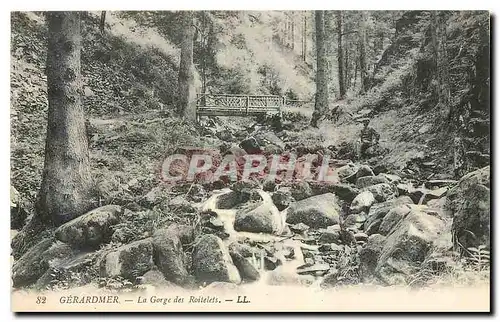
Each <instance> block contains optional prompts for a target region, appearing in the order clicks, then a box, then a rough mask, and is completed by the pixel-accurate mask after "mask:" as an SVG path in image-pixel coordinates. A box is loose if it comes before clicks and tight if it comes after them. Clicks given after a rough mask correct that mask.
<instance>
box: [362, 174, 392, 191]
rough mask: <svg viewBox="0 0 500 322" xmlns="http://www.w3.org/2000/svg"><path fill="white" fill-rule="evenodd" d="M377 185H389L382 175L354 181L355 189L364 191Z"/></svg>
mask: <svg viewBox="0 0 500 322" xmlns="http://www.w3.org/2000/svg"><path fill="white" fill-rule="evenodd" d="M379 183H389V180H387V178H386V177H385V176H382V175H377V176H365V177H359V178H358V180H356V187H358V188H359V189H365V188H367V187H369V186H373V185H376V184H379Z"/></svg>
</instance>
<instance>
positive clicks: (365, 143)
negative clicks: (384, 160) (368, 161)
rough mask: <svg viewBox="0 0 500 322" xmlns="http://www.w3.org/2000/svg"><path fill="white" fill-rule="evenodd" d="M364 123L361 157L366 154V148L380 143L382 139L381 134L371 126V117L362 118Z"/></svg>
mask: <svg viewBox="0 0 500 322" xmlns="http://www.w3.org/2000/svg"><path fill="white" fill-rule="evenodd" d="M359 121H360V122H362V123H363V129H362V130H361V134H360V137H361V145H360V151H359V157H360V159H363V158H364V157H365V156H366V150H367V149H369V148H371V147H372V146H375V145H377V144H378V141H379V140H380V134H378V133H377V131H375V130H374V129H373V128H372V127H369V126H368V125H369V124H370V119H369V118H362V119H360V120H359Z"/></svg>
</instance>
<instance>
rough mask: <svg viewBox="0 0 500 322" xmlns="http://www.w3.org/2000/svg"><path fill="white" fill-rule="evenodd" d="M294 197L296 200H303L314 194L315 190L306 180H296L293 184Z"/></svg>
mask: <svg viewBox="0 0 500 322" xmlns="http://www.w3.org/2000/svg"><path fill="white" fill-rule="evenodd" d="M291 192H292V197H293V198H294V199H295V200H297V201H298V200H303V199H306V198H309V197H311V196H312V195H313V191H312V189H311V187H310V186H309V184H308V183H307V182H306V181H299V182H295V183H293V185H292V189H291Z"/></svg>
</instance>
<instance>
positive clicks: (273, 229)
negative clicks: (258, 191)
mask: <svg viewBox="0 0 500 322" xmlns="http://www.w3.org/2000/svg"><path fill="white" fill-rule="evenodd" d="M268 199H269V200H266V201H263V202H260V203H254V204H250V205H248V206H247V207H244V208H243V209H240V210H239V211H238V212H237V213H236V216H235V219H234V229H235V230H236V231H247V232H252V233H269V234H271V233H280V232H281V231H282V230H283V220H282V217H281V215H280V212H279V210H278V208H276V206H275V205H274V204H273V203H272V202H271V199H270V198H268Z"/></svg>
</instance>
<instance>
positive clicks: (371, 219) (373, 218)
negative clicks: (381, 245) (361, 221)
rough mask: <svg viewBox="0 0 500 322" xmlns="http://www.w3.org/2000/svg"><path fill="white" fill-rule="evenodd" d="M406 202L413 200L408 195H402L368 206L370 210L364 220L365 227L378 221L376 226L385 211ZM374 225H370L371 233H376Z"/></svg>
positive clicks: (410, 202)
mask: <svg viewBox="0 0 500 322" xmlns="http://www.w3.org/2000/svg"><path fill="white" fill-rule="evenodd" d="M406 204H410V205H411V204H413V201H412V200H411V198H410V197H408V196H402V197H398V198H396V199H391V200H388V201H386V202H382V203H378V204H374V205H373V206H371V207H370V211H369V212H368V216H367V219H366V222H365V229H367V228H369V227H372V225H373V224H375V223H376V222H377V221H379V223H378V226H380V224H381V223H382V219H383V218H384V216H385V215H387V213H388V212H389V211H390V210H391V209H393V208H395V207H397V206H401V205H406ZM374 228H375V227H372V231H371V233H373V234H374V233H376V232H377V231H378V227H377V229H374Z"/></svg>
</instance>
